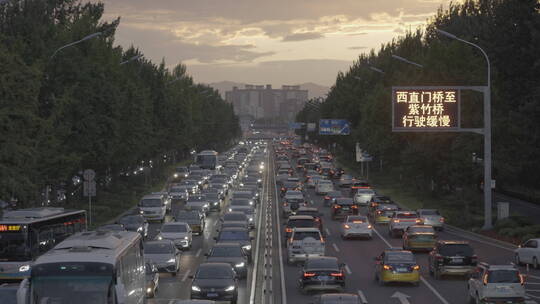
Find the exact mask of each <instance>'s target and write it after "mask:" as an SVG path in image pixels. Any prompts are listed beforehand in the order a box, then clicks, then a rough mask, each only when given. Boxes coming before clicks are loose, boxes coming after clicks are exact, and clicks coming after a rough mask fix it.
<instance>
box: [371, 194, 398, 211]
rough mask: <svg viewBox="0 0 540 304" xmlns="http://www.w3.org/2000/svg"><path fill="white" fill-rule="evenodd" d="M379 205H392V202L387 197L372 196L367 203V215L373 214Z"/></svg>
mask: <svg viewBox="0 0 540 304" xmlns="http://www.w3.org/2000/svg"><path fill="white" fill-rule="evenodd" d="M379 204H394V202H393V201H392V199H391V198H390V197H389V196H384V195H374V196H372V197H371V200H370V201H369V203H368V214H373V213H374V212H375V210H376V208H377V206H379ZM394 205H395V204H394Z"/></svg>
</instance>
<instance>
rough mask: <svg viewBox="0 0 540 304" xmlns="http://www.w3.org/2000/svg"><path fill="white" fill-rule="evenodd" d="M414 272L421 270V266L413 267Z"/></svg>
mask: <svg viewBox="0 0 540 304" xmlns="http://www.w3.org/2000/svg"><path fill="white" fill-rule="evenodd" d="M411 269H412V270H420V266H418V265H414V266H413V267H411Z"/></svg>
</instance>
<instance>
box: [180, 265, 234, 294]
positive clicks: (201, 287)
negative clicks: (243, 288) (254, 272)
mask: <svg viewBox="0 0 540 304" xmlns="http://www.w3.org/2000/svg"><path fill="white" fill-rule="evenodd" d="M189 277H190V278H191V279H192V281H191V299H211V300H215V301H230V303H231V304H236V303H237V301H238V279H237V278H236V272H235V271H234V269H233V268H232V267H231V265H230V264H229V263H214V262H212V263H202V264H200V265H199V267H198V268H197V270H196V271H195V275H193V276H189Z"/></svg>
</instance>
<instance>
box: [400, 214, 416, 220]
mask: <svg viewBox="0 0 540 304" xmlns="http://www.w3.org/2000/svg"><path fill="white" fill-rule="evenodd" d="M396 217H397V218H400V219H411V218H417V217H418V216H417V215H416V213H398V214H396Z"/></svg>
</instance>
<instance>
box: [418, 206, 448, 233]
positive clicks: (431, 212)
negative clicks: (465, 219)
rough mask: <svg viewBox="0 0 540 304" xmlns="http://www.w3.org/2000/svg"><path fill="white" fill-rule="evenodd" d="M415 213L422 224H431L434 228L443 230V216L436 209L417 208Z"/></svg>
mask: <svg viewBox="0 0 540 304" xmlns="http://www.w3.org/2000/svg"><path fill="white" fill-rule="evenodd" d="M416 213H418V217H420V219H421V220H422V223H423V224H424V225H429V226H432V227H433V228H435V229H436V230H440V231H442V230H443V228H444V217H443V216H442V215H441V214H440V213H439V211H437V210H436V209H418V210H416Z"/></svg>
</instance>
